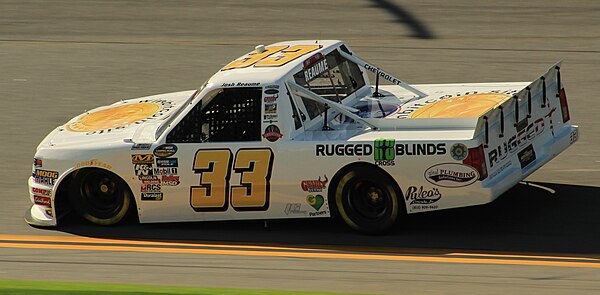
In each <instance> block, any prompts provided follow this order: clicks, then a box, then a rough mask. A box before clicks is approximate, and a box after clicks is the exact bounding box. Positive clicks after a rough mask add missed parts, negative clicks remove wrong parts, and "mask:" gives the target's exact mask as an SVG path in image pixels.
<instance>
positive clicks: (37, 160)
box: [33, 158, 42, 168]
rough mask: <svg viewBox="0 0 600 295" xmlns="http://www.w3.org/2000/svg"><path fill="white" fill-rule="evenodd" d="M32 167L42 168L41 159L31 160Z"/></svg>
mask: <svg viewBox="0 0 600 295" xmlns="http://www.w3.org/2000/svg"><path fill="white" fill-rule="evenodd" d="M33 167H36V168H41V167H42V159H38V158H33Z"/></svg>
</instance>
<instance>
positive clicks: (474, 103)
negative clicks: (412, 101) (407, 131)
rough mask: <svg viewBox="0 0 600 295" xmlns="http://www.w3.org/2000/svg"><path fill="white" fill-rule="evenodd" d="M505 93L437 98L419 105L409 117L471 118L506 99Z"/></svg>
mask: <svg viewBox="0 0 600 295" xmlns="http://www.w3.org/2000/svg"><path fill="white" fill-rule="evenodd" d="M509 98H511V96H510V95H508V94H505V93H474V94H467V95H461V96H456V97H452V98H447V99H444V100H439V101H436V102H434V103H431V104H428V105H427V106H424V107H421V108H419V109H418V110H415V111H414V112H413V113H412V114H410V116H409V117H410V118H472V117H480V116H481V115H483V114H484V113H485V112H487V111H488V110H490V109H492V108H493V107H494V106H497V105H499V104H501V103H503V102H504V101H506V100H507V99H509Z"/></svg>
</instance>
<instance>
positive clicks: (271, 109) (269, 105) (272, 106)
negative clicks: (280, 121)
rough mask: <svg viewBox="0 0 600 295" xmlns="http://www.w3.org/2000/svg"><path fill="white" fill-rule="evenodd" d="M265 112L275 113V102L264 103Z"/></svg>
mask: <svg viewBox="0 0 600 295" xmlns="http://www.w3.org/2000/svg"><path fill="white" fill-rule="evenodd" d="M265 114H277V104H276V103H265Z"/></svg>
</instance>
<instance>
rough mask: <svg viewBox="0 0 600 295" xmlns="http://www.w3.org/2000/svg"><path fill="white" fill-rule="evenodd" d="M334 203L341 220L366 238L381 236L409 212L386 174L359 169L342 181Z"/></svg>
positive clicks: (363, 168)
mask: <svg viewBox="0 0 600 295" xmlns="http://www.w3.org/2000/svg"><path fill="white" fill-rule="evenodd" d="M335 203H336V206H337V209H338V212H339V214H340V216H341V217H342V219H343V220H344V221H345V222H346V224H347V225H348V226H350V227H351V228H352V229H354V230H357V231H359V232H361V233H364V234H382V233H385V232H386V231H388V230H389V229H391V228H392V227H393V226H394V224H395V223H396V220H397V219H398V217H399V216H400V215H402V214H404V212H405V211H406V209H405V208H404V207H401V206H404V200H403V199H402V198H401V196H400V192H399V191H398V190H397V189H396V185H395V184H394V183H393V180H392V179H391V178H390V177H389V176H388V175H386V174H385V173H384V172H383V171H381V170H379V169H377V168H372V167H368V166H361V167H356V168H354V169H353V170H350V171H348V172H347V173H346V174H344V175H342V177H341V178H340V180H339V182H338V184H337V187H336V191H335Z"/></svg>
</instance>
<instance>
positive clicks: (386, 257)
mask: <svg viewBox="0 0 600 295" xmlns="http://www.w3.org/2000/svg"><path fill="white" fill-rule="evenodd" d="M0 247H2V248H19V249H50V250H81V251H90V250H91V251H123V252H140V253H180V254H204V255H236V256H255V257H294V258H318V259H350V260H379V261H405V262H432V263H461V264H491V265H520V266H554V267H577V268H600V263H590V262H570V261H544V260H542V261H540V260H517V259H489V258H484V259H482V258H456V257H428V256H395V255H381V254H350V253H318V252H277V251H248V250H219V249H189V248H188V249H186V248H156V247H134V246H107V245H61V244H30V243H0Z"/></svg>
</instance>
